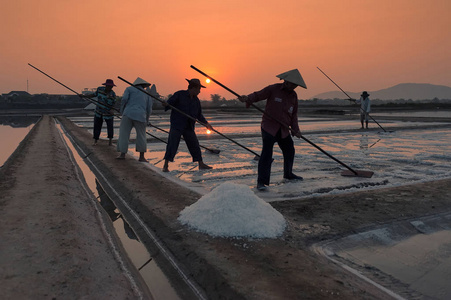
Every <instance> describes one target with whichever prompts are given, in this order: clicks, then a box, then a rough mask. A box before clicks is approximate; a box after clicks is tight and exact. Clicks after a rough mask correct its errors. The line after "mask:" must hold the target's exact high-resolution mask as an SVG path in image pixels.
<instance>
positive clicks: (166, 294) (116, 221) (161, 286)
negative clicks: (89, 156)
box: [58, 125, 180, 300]
mask: <svg viewBox="0 0 451 300" xmlns="http://www.w3.org/2000/svg"><path fill="white" fill-rule="evenodd" d="M58 128H59V129H60V131H61V132H62V129H61V126H59V125H58ZM63 137H64V139H65V141H66V144H67V145H68V147H69V149H70V150H71V152H72V154H73V156H74V158H75V161H76V163H77V165H78V166H79V167H80V170H81V171H82V173H83V177H84V179H85V181H86V183H87V185H88V187H89V189H90V190H91V192H92V193H93V195H94V196H95V197H96V198H97V199H99V203H100V204H101V206H102V207H103V208H104V210H105V211H106V212H107V214H108V215H109V217H110V219H111V221H112V222H113V226H114V229H115V230H116V234H117V236H118V237H119V239H120V241H121V243H122V245H123V247H124V249H125V250H126V253H127V255H128V257H129V258H130V260H131V261H132V263H133V264H134V266H135V267H136V268H137V269H138V270H139V273H140V274H141V276H142V278H143V279H144V281H145V283H146V284H147V286H148V287H149V290H150V293H151V294H152V296H153V297H155V299H174V300H178V299H180V298H179V297H178V295H177V293H176V291H175V289H174V288H173V287H172V286H171V283H170V282H169V280H168V278H167V277H166V275H164V273H163V272H162V270H161V269H160V267H159V266H158V265H157V264H156V262H155V261H154V260H153V259H152V258H151V256H150V254H149V252H148V251H147V249H146V248H145V247H144V245H143V244H142V243H141V242H140V241H139V239H138V237H137V236H136V234H135V233H134V231H133V229H132V228H131V227H130V226H129V224H128V223H127V221H126V220H125V219H124V218H123V217H122V214H121V212H120V211H119V210H118V209H117V208H116V205H115V204H114V202H113V201H111V199H110V198H109V197H108V195H106V194H105V192H104V190H103V188H102V187H101V185H100V184H99V182H98V181H97V179H96V177H95V175H94V173H93V172H92V171H91V170H90V169H89V167H88V166H87V165H86V163H85V161H84V160H83V159H82V158H81V157H80V155H79V154H78V152H77V151H76V150H75V148H74V146H73V145H72V143H71V142H70V140H69V138H68V137H67V136H66V135H64V136H63Z"/></svg>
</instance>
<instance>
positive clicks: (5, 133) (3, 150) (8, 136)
mask: <svg viewBox="0 0 451 300" xmlns="http://www.w3.org/2000/svg"><path fill="white" fill-rule="evenodd" d="M38 119H39V117H26V116H22V117H21V116H18V117H3V116H0V139H1V141H2V142H1V143H0V166H2V165H3V164H4V163H5V162H6V160H7V159H8V158H9V157H10V156H11V154H12V153H13V152H14V151H15V150H16V148H17V146H19V144H20V142H21V141H22V140H23V139H24V138H25V136H26V135H27V134H28V133H29V132H30V130H31V129H32V128H33V126H34V124H35V123H36V122H37V120H38Z"/></svg>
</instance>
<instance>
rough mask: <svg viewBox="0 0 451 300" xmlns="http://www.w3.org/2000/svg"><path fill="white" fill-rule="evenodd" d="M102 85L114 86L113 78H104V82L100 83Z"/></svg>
mask: <svg viewBox="0 0 451 300" xmlns="http://www.w3.org/2000/svg"><path fill="white" fill-rule="evenodd" d="M102 85H105V86H106V85H109V86H116V85H115V84H114V81H113V79H107V80H105V82H104V83H102Z"/></svg>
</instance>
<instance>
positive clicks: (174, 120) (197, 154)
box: [163, 78, 212, 172]
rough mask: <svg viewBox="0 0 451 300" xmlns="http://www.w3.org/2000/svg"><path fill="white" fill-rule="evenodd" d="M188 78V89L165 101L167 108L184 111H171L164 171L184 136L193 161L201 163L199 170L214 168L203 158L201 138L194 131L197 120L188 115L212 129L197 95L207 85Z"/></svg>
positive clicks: (166, 170) (167, 169) (167, 168)
mask: <svg viewBox="0 0 451 300" xmlns="http://www.w3.org/2000/svg"><path fill="white" fill-rule="evenodd" d="M186 80H187V81H188V89H187V90H181V91H177V92H175V93H174V95H172V97H171V98H169V99H168V101H167V102H165V103H163V106H165V110H168V109H170V108H171V106H172V107H175V108H177V109H179V110H180V111H182V112H183V113H180V112H179V111H177V110H175V109H173V110H172V111H171V128H170V130H169V139H168V144H167V146H166V153H165V155H164V166H163V172H169V162H170V161H171V162H172V161H174V157H175V154H176V153H177V150H178V147H179V144H180V138H181V137H182V136H183V139H184V140H185V143H186V146H187V147H188V150H189V152H190V154H191V156H192V157H193V162H196V161H197V162H198V163H199V170H205V169H212V167H210V166H208V165H206V164H205V163H204V162H203V160H202V152H201V150H200V146H199V140H198V139H197V136H196V133H195V131H194V130H195V124H196V121H195V120H193V119H191V118H189V117H188V116H191V117H192V118H194V119H197V120H199V121H200V122H202V123H203V124H206V126H207V128H208V129H210V130H211V129H212V127H211V125H210V124H208V122H207V120H206V119H205V117H204V115H203V114H202V108H201V106H200V101H199V98H198V97H197V95H199V93H200V89H201V88H205V86H203V85H201V84H200V80H199V79H196V78H194V79H191V80H188V79H186ZM187 115H188V116H187Z"/></svg>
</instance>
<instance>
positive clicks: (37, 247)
mask: <svg viewBox="0 0 451 300" xmlns="http://www.w3.org/2000/svg"><path fill="white" fill-rule="evenodd" d="M19 147H20V148H19V149H18V150H19V151H16V153H15V154H14V157H12V159H11V160H9V161H8V162H7V163H6V164H5V165H4V167H3V168H2V171H1V183H0V211H1V215H2V218H0V236H1V240H0V245H1V246H0V265H1V268H0V284H1V286H2V298H3V299H80V298H81V297H85V298H86V299H113V298H114V299H137V298H138V299H139V298H148V297H147V296H146V294H147V289H146V288H145V287H144V285H142V284H141V283H140V282H139V277H138V276H131V274H127V272H134V271H133V269H132V268H131V267H130V265H131V264H130V265H129V263H128V262H127V261H125V262H121V261H120V260H119V259H118V257H117V256H116V255H115V253H114V251H117V249H116V250H114V248H113V247H112V246H111V245H110V243H109V242H108V239H109V238H110V236H108V235H106V234H105V233H106V232H105V231H104V230H103V228H102V227H103V225H102V224H103V222H104V221H105V220H104V219H103V216H99V214H98V212H97V210H96V208H95V205H94V204H93V203H95V201H93V198H91V197H89V195H88V194H87V193H86V191H85V190H84V189H83V187H82V185H81V184H80V182H79V181H78V179H77V173H76V169H75V168H74V166H73V165H72V163H71V161H70V159H69V157H68V152H67V150H66V148H65V146H64V144H63V142H62V139H61V138H60V136H59V133H58V131H57V129H56V127H55V123H54V120H53V118H50V117H48V116H47V117H44V118H43V119H42V120H41V121H40V122H39V123H38V124H37V125H36V126H35V127H34V129H33V130H32V131H31V132H30V134H29V136H28V137H27V139H26V140H25V141H24V142H22V144H21V145H20V146H19ZM106 224H108V223H106ZM109 232H112V231H110V230H109ZM108 234H111V233H108ZM116 247H117V246H116ZM121 259H122V260H123V258H121ZM137 280H138V281H137Z"/></svg>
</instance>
